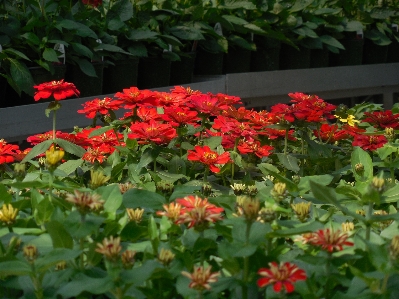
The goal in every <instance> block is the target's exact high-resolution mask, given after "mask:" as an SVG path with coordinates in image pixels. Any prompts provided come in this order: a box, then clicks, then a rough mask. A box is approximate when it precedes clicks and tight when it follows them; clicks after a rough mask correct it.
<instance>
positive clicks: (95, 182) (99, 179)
mask: <svg viewBox="0 0 399 299" xmlns="http://www.w3.org/2000/svg"><path fill="white" fill-rule="evenodd" d="M110 179H111V177H110V176H106V175H105V174H104V173H103V172H102V171H101V170H94V169H91V170H90V183H89V186H90V188H92V189H97V188H98V187H101V186H102V185H104V184H105V183H106V182H108V181H109V180H110Z"/></svg>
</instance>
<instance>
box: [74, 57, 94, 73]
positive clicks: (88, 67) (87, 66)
mask: <svg viewBox="0 0 399 299" xmlns="http://www.w3.org/2000/svg"><path fill="white" fill-rule="evenodd" d="M77 63H78V66H79V68H80V70H81V71H82V72H83V73H85V74H86V75H87V76H89V77H97V73H96V69H95V68H94V66H93V64H92V63H91V62H90V61H88V60H86V59H78V60H77Z"/></svg>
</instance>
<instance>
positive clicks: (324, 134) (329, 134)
mask: <svg viewBox="0 0 399 299" xmlns="http://www.w3.org/2000/svg"><path fill="white" fill-rule="evenodd" d="M313 133H314V134H315V136H316V137H319V138H320V139H321V140H323V141H324V142H328V143H334V142H336V141H338V140H342V139H347V138H349V137H350V135H349V133H348V132H347V131H346V130H338V125H329V124H322V125H321V127H320V129H319V130H314V131H313Z"/></svg>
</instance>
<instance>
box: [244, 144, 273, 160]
mask: <svg viewBox="0 0 399 299" xmlns="http://www.w3.org/2000/svg"><path fill="white" fill-rule="evenodd" d="M237 149H238V151H239V152H240V153H241V154H248V153H252V154H255V155H257V156H258V157H259V158H262V157H267V156H269V155H270V154H271V152H272V150H273V149H274V148H273V147H272V146H269V145H263V146H262V145H261V144H260V142H259V141H257V140H252V141H249V140H243V141H242V142H241V143H240V144H239V145H237Z"/></svg>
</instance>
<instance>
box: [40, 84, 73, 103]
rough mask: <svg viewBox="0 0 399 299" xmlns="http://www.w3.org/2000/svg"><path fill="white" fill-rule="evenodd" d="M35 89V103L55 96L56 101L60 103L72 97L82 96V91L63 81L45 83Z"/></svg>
mask: <svg viewBox="0 0 399 299" xmlns="http://www.w3.org/2000/svg"><path fill="white" fill-rule="evenodd" d="M33 88H35V89H36V92H35V95H34V97H33V98H34V99H35V101H38V100H40V99H47V98H49V97H51V96H53V97H54V99H55V100H57V101H59V100H63V99H66V98H69V97H72V96H77V97H78V96H79V95H80V91H79V90H78V89H77V88H76V86H75V85H74V84H73V83H68V82H64V80H63V79H62V80H60V81H51V82H45V83H42V84H39V85H35V86H33Z"/></svg>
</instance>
